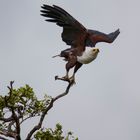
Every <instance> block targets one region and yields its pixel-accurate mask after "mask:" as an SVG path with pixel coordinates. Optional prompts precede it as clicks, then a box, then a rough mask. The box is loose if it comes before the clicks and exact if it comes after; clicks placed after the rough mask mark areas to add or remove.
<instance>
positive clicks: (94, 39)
mask: <svg viewBox="0 0 140 140" xmlns="http://www.w3.org/2000/svg"><path fill="white" fill-rule="evenodd" d="M88 34H89V37H88V38H87V40H86V46H92V47H94V46H95V45H96V43H98V42H106V43H112V42H113V41H114V40H115V39H116V38H117V36H118V35H119V34H120V30H119V29H117V30H116V31H114V32H112V33H109V34H105V33H102V32H99V31H95V30H88Z"/></svg>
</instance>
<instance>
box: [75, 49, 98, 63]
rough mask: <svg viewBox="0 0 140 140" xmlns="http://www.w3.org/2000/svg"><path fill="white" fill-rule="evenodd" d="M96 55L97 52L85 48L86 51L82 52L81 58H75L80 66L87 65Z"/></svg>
mask: <svg viewBox="0 0 140 140" xmlns="http://www.w3.org/2000/svg"><path fill="white" fill-rule="evenodd" d="M97 54H98V53H97V52H94V51H93V48H91V47H86V50H85V51H84V52H83V54H82V55H81V56H77V61H78V62H80V63H82V64H88V63H90V62H92V61H93V60H94V59H96V57H97Z"/></svg>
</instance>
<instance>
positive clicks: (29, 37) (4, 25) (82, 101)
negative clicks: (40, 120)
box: [0, 0, 140, 140]
mask: <svg viewBox="0 0 140 140" xmlns="http://www.w3.org/2000/svg"><path fill="white" fill-rule="evenodd" d="M42 4H51V5H52V4H55V5H59V6H61V7H63V8H64V9H65V10H67V11H68V12H69V13H70V14H71V15H72V16H74V17H75V18H76V19H77V20H79V21H80V22H81V23H82V24H83V25H84V26H85V27H87V28H90V29H94V30H99V31H101V32H105V33H110V32H112V31H115V30H116V29H117V28H120V31H121V34H120V35H119V36H118V38H117V39H116V40H115V42H114V43H113V44H106V43H98V44H97V46H96V47H99V48H100V53H99V55H98V58H97V59H96V60H95V61H94V62H92V63H91V64H89V65H84V66H83V67H82V68H81V69H80V70H79V71H78V73H77V75H76V83H77V84H76V85H74V86H73V87H72V89H71V91H70V93H69V94H68V95H67V96H65V97H64V98H61V99H60V100H59V101H58V102H57V103H55V105H54V107H53V109H52V110H51V111H50V112H49V114H48V116H47V118H46V120H45V122H44V126H46V127H54V126H55V124H56V123H58V122H59V123H61V124H62V125H63V127H64V130H65V132H66V131H68V130H71V131H73V132H74V135H76V136H78V137H79V140H140V74H139V73H140V55H139V53H140V41H139V40H140V35H139V32H140V2H139V0H105V1H103V0H86V1H84V0H81V1H78V0H77V1H76V0H69V1H64V0H59V1H58V0H24V1H21V0H13V1H9V0H1V1H0V93H1V94H3V95H4V94H5V93H6V92H7V89H6V86H7V85H8V84H9V81H11V80H14V81H15V87H20V86H23V85H25V84H29V85H30V86H31V87H33V88H34V91H35V92H36V95H37V96H38V97H39V98H42V97H43V96H44V94H45V93H47V94H48V95H51V96H53V97H54V96H56V95H57V94H60V93H61V92H63V91H64V89H65V87H66V84H65V83H64V82H61V81H55V80H54V76H55V75H59V76H63V75H64V74H65V69H64V64H65V62H63V61H62V59H61V58H56V59H52V58H51V57H52V56H53V55H56V54H58V53H59V52H60V51H61V50H63V49H66V48H67V47H69V46H66V44H65V43H64V42H62V40H61V37H60V35H61V31H62V29H61V28H60V27H57V26H56V25H55V24H52V23H47V22H45V21H44V18H43V17H41V16H40V6H41V5H42ZM35 121H36V120H35ZM28 123H30V125H31V126H32V124H34V123H35V122H33V121H32V122H30V121H29V122H28ZM26 125H27V124H26ZM26 125H24V126H23V129H24V133H25V134H26V132H27V131H28V129H27V126H26ZM28 126H29V125H28ZM24 133H23V134H22V137H23V140H24Z"/></svg>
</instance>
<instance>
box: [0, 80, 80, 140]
mask: <svg viewBox="0 0 140 140" xmlns="http://www.w3.org/2000/svg"><path fill="white" fill-rule="evenodd" d="M13 83H14V82H13V81H12V82H10V86H8V89H9V92H8V94H7V95H6V96H0V138H2V136H6V137H11V138H13V139H16V140H21V137H20V134H21V124H22V123H24V121H26V120H28V119H31V118H33V117H36V116H38V117H40V119H39V121H38V123H37V124H36V125H35V126H34V127H33V129H31V131H30V132H29V133H28V134H27V137H26V140H30V139H31V138H32V137H33V136H34V139H36V140H78V139H74V137H73V136H72V133H71V132H68V133H67V135H66V137H64V136H63V131H62V126H61V125H60V124H57V125H56V128H55V130H54V131H53V130H52V129H51V128H48V129H45V128H42V123H43V120H44V118H45V116H46V115H47V113H48V111H49V110H50V109H51V108H52V107H53V103H54V102H55V101H56V100H57V99H59V98H60V97H63V96H64V93H63V94H62V95H59V96H57V97H56V98H52V97H50V96H47V95H45V96H44V98H43V99H42V100H39V99H37V97H36V96H35V93H34V91H33V89H32V88H31V87H30V86H29V85H25V86H23V87H20V88H18V89H15V88H13ZM35 132H36V133H35ZM34 133H35V134H34ZM3 139H5V138H3Z"/></svg>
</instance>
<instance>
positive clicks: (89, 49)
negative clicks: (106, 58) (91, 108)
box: [41, 4, 120, 83]
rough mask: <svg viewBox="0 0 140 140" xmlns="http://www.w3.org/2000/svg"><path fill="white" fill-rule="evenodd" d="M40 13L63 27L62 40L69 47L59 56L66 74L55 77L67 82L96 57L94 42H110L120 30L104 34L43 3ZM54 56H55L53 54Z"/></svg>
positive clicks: (72, 79)
mask: <svg viewBox="0 0 140 140" xmlns="http://www.w3.org/2000/svg"><path fill="white" fill-rule="evenodd" d="M41 8H42V10H41V15H42V16H44V17H47V19H46V21H48V22H53V23H56V24H57V25H58V26H60V27H63V32H62V34H61V37H62V40H63V41H64V42H65V43H66V44H67V45H70V46H71V47H70V48H68V49H65V50H63V51H61V53H60V54H59V55H56V56H60V57H64V60H66V61H67V63H66V66H65V67H66V75H65V76H64V77H62V78H59V77H58V76H56V77H55V78H56V79H59V80H64V81H68V82H72V83H74V82H75V73H76V72H77V70H78V69H79V68H80V67H81V66H82V65H83V64H88V63H90V62H92V61H93V60H94V59H96V57H97V55H98V53H99V49H98V48H95V45H96V43H98V42H106V43H112V42H113V41H114V40H115V39H116V37H117V36H118V35H119V33H120V31H119V29H117V30H116V31H115V32H112V33H109V34H105V33H102V32H99V31H96V30H90V29H86V28H85V27H84V26H83V25H82V24H81V23H79V22H78V21H77V20H76V19H75V18H74V17H72V16H71V15H70V14H69V13H68V12H66V11H65V10H64V9H62V8H61V7H59V6H56V5H53V6H50V5H45V4H44V5H43V6H42V7H41ZM54 57H55V56H54ZM73 67H74V72H73V75H72V76H71V77H69V70H70V69H71V68H73Z"/></svg>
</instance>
